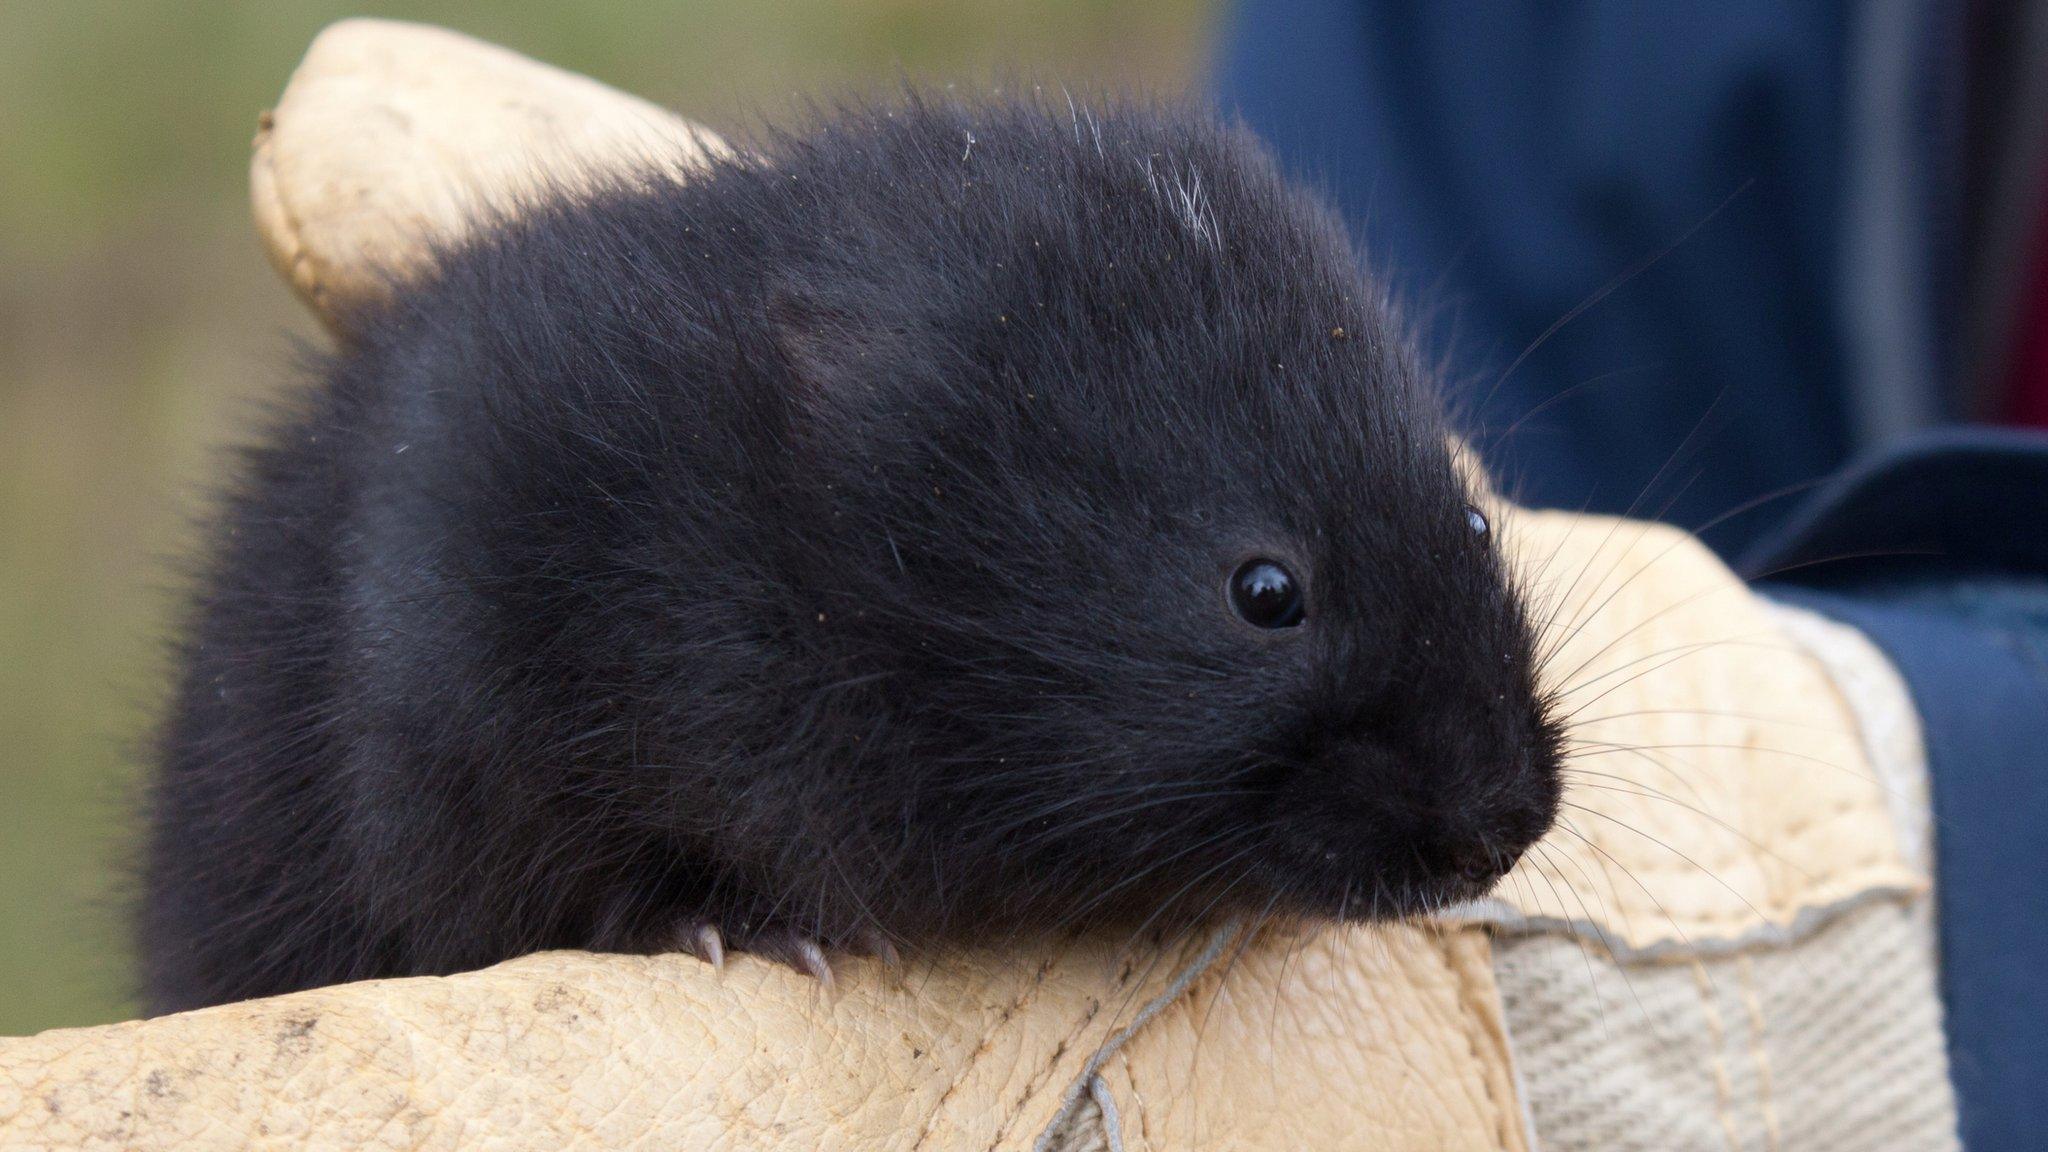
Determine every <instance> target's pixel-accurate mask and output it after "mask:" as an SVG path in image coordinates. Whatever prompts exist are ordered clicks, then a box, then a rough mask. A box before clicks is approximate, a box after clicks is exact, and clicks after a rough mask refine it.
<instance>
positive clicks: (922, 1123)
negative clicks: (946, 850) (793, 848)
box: [0, 928, 1522, 1152]
mask: <svg viewBox="0 0 2048 1152" xmlns="http://www.w3.org/2000/svg"><path fill="white" fill-rule="evenodd" d="M1375 936H1377V937H1380V939H1378V940H1374V939H1372V938H1371V937H1375ZM1121 943H1122V942H1121V941H1120V940H1114V939H1108V938H1104V939H1099V940H1089V941H1084V942H1081V943H1079V944H1076V945H1073V946H1071V947H1060V948H1053V947H1043V948H1040V949H1038V950H1032V949H1016V950H1006V951H1005V952H1004V953H1003V954H1002V955H1000V956H996V955H967V956H957V955H956V956H949V957H946V958H944V959H943V960H939V961H934V962H928V963H912V964H910V965H907V966H906V967H905V968H903V969H901V970H900V971H897V972H894V973H890V972H886V971H884V970H881V969H879V968H878V967H877V966H875V965H872V964H858V963H848V964H846V965H844V966H843V968H844V970H843V971H842V974H841V980H840V985H839V992H838V993H837V995H836V996H834V997H831V998H827V997H826V996H825V995H824V994H823V993H822V992H821V990H820V988H819V987H818V986H817V985H816V984H814V983H813V982H811V981H810V980H808V979H807V978H805V977H801V976H798V975H797V974H795V973H794V972H793V971H791V970H789V969H786V968H782V967H778V966H775V965H772V964H767V963H763V962H759V961H756V960H753V959H752V958H749V957H736V958H734V959H733V960H732V961H731V962H730V964H729V966H728V969H727V971H726V973H725V975H724V977H723V978H722V979H721V978H720V977H719V976H718V975H716V974H715V973H714V972H713V970H712V969H711V968H709V967H708V966H706V965H704V964H702V963H700V962H698V961H696V960H694V959H691V958H687V957H680V956H678V957H660V958H643V957H622V956H610V957H596V956H588V955H583V954H578V953H549V954H545V955H540V956H534V957H529V958H526V959H523V960H518V961H513V962H512V963H509V964H504V965H501V966H499V967H497V968H493V969H491V970H489V971H486V972H482V973H475V974H470V975H464V976H456V977H450V978H446V979H419V980H398V981H384V982H372V983H363V984H355V985H348V986H344V987H339V988H331V989H322V990H319V991H314V992H306V993H301V994H298V995H294V996H285V997H279V998H277V999H273V1000H266V1001H257V1002H254V1003H250V1004H242V1005H231V1006H228V1007H224V1008H215V1009H208V1010H205V1011H200V1012H190V1013H185V1014H183V1015H178V1016H171V1017H165V1018H162V1019H159V1020H154V1021H148V1022H142V1023H130V1024H120V1025H113V1026H110V1027H105V1028H95V1029H82V1030H75V1031H58V1032H49V1033H44V1034H43V1035H41V1036H38V1037H34V1038H31V1039H26V1040H14V1041H7V1042H4V1043H0V1146H5V1147H9V1148H13V1147H22V1146H29V1145H41V1146H47V1147H59V1148H72V1147H79V1148H131V1147H134V1148H173V1147H222V1148H227V1147H236V1148H407V1149H414V1148H419V1149H425V1148H467V1147H473V1146H477V1145H479V1144H483V1143H489V1144H491V1145H492V1146H496V1147H505V1148H533V1149H555V1148H575V1147H589V1148H639V1147H646V1148H692V1149H695V1148H772V1149H790V1150H792V1152H794V1150H799V1149H801V1150H806V1152H808V1150H810V1149H841V1148H843V1149H860V1150H869V1149H875V1150H880V1149H914V1148H928V1149H994V1148H1029V1147H1031V1146H1032V1145H1033V1143H1034V1142H1035V1141H1036V1140H1037V1139H1038V1137H1039V1135H1040V1133H1041V1132H1042V1131H1043V1130H1044V1129H1045V1128H1046V1127H1047V1126H1048V1125H1049V1124H1050V1123H1051V1121H1052V1119H1053V1118H1054V1115H1055V1113H1056V1112H1057V1110H1058V1108H1059V1106H1060V1103H1061V1101H1062V1099H1063V1098H1064V1096H1065V1094H1066V1092H1067V1090H1068V1088H1069V1087H1070V1085H1071V1084H1072V1083H1073V1082H1074V1080H1075V1077H1076V1076H1077V1075H1078V1074H1079V1072H1080V1071H1081V1069H1082V1068H1083V1066H1084V1065H1085V1064H1086V1062H1087V1061H1088V1059H1089V1057H1090V1056H1092V1055H1093V1054H1094V1053H1095V1052H1096V1051H1097V1049H1099V1048H1100V1047H1101V1046H1102V1045H1103V1043H1104V1041H1105V1040H1106V1039H1108V1038H1109V1037H1110V1036H1112V1035H1113V1034H1114V1033H1116V1032H1117V1031H1118V1030H1119V1029H1121V1028H1122V1027H1123V1026H1124V1025H1125V1024H1127V1023H1129V1022H1130V1021H1131V1020H1132V1018H1133V1016H1134V1014H1135V1013H1136V1012H1137V1010H1138V1009H1139V1008H1140V1007H1141V1006H1142V1005H1144V1004H1145V1003H1146V1002H1147V1001H1148V1000H1150V999H1152V997H1153V996H1154V995H1156V994H1157V992H1158V991H1159V990H1160V989H1161V988H1162V987H1163V986H1165V985H1166V984H1167V983H1168V981H1169V980H1170V978H1171V977H1172V976H1173V975H1174V974H1175V973H1176V972H1177V971H1179V969H1180V968H1181V966H1182V965H1184V964H1185V963H1186V961H1187V959H1188V957H1189V956H1190V955H1191V954H1192V953H1193V952H1194V950H1195V948H1196V947H1197V945H1199V944H1200V943H1201V941H1199V940H1197V941H1188V942H1180V943H1178V944H1176V945H1175V946H1174V947H1171V948H1168V949H1167V950H1166V951H1165V952H1163V953H1155V952H1153V951H1152V950H1150V949H1139V950H1137V951H1136V952H1135V953H1132V954H1130V955H1128V956H1123V954H1124V953H1125V952H1126V950H1125V949H1122V948H1121V947H1120V944H1121ZM1120 957H1122V958H1120ZM1283 966H1284V967H1286V968H1287V969H1288V970H1289V971H1290V973H1292V975H1290V977H1289V982H1288V985H1287V986H1288V987H1289V988H1298V989H1300V992H1299V993H1298V994H1297V993H1290V994H1289V995H1287V996H1285V997H1281V996H1277V995H1275V994H1274V989H1275V988H1276V987H1278V986H1279V985H1278V984H1277V983H1276V978H1277V974H1278V971H1279V969H1280V968H1281V967H1283ZM1491 984H1492V977H1491V974H1490V970H1489V969H1488V967H1487V962H1486V941H1485V938H1484V936H1483V935H1482V934H1480V933H1478V932H1476V931H1471V930H1466V931H1462V932H1457V933H1453V934H1451V935H1449V936H1442V935H1439V934H1436V933H1431V932H1427V931H1424V930H1422V929H1417V928H1400V929H1391V930H1387V931H1386V932H1385V933H1366V932H1364V931H1363V930H1358V931H1351V932H1342V933H1326V934H1322V935H1319V936H1316V937H1314V938H1312V939H1309V940H1306V941H1299V940H1294V939H1291V938H1288V937H1284V936H1274V937H1271V938H1269V939H1266V940H1263V941H1259V942H1255V943H1254V944H1253V945H1252V946H1251V947H1250V948H1249V949H1247V950H1245V951H1244V952H1243V953H1242V954H1241V955H1240V954H1238V953H1237V952H1236V951H1235V950H1234V949H1232V950H1226V952H1225V953H1224V957H1223V960H1222V961H1221V962H1219V963H1218V965H1217V966H1216V967H1215V968H1214V969H1212V970H1211V972H1210V974H1209V976H1208V977H1207V978H1206V979H1205V981H1201V982H1197V984H1196V986H1195V988H1194V989H1193V990H1192V993H1191V995H1190V996H1189V997H1187V998H1184V999H1182V1000H1180V1001H1177V1002H1176V1003H1175V1006H1174V1007H1173V1008H1171V1009H1170V1010H1169V1011H1168V1012H1166V1013H1164V1014H1163V1015H1161V1016H1160V1017H1158V1018H1156V1019H1155V1020H1154V1021H1153V1022H1152V1025H1151V1026H1150V1027H1148V1028H1146V1029H1144V1030H1142V1031H1141V1032H1140V1033H1139V1034H1138V1037H1137V1039H1136V1040H1134V1041H1133V1042H1132V1043H1131V1044H1130V1045H1128V1046H1127V1047H1126V1049H1125V1054H1123V1055H1121V1056H1119V1057H1118V1058H1117V1060H1116V1064H1115V1067H1114V1069H1113V1070H1112V1073H1111V1074H1112V1075H1113V1077H1114V1078H1115V1082H1116V1084H1117V1085H1118V1086H1120V1087H1122V1088H1123V1089H1125V1090H1126V1091H1128V1092H1129V1093H1130V1101H1131V1102H1130V1104H1129V1105H1128V1112H1127V1114H1128V1116H1129V1117H1130V1119H1129V1120H1127V1122H1126V1131H1127V1133H1129V1134H1130V1136H1131V1140H1132V1142H1131V1143H1129V1144H1127V1147H1134V1148H1192V1147H1203V1148H1213V1147H1229V1148H1242V1149H1272V1150H1274V1152H1279V1150H1281V1149H1291V1148H1299V1147H1303V1146H1307V1145H1310V1144H1312V1145H1313V1146H1315V1147H1319V1148H1331V1149H1349V1148H1355V1149H1385V1148H1414V1149H1425V1148H1429V1149H1435V1148H1494V1147H1508V1148H1520V1147H1522V1143H1521V1137H1520V1130H1519V1127H1518V1124H1519V1119H1518V1117H1517V1116H1516V1115H1515V1114H1514V1113H1513V1112H1512V1103H1511V1101H1510V1100H1509V1099H1508V1097H1507V1094H1508V1092H1509V1082H1508V1079H1507V1076H1506V1072H1505V1069H1506V1063H1505V1054H1504V1049H1503V1047H1502V1041H1501V1024H1500V1017H1499V1012H1498V1005H1497V1004H1496V1003H1495V1002H1494V997H1493V996H1492V994H1491ZM1219 988H1220V989H1223V990H1222V991H1220V992H1219V990H1218V989H1219Z"/></svg>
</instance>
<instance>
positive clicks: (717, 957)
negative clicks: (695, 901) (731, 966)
mask: <svg viewBox="0 0 2048 1152" xmlns="http://www.w3.org/2000/svg"><path fill="white" fill-rule="evenodd" d="M692 943H693V944H694V945H695V947H694V948H693V949H692V951H694V952H696V953H697V958H698V959H699V960H702V961H704V962H705V963H707V964H709V965H711V967H713V968H714V969H716V970H717V971H718V973H719V975H721V976H722V975H724V974H725V937H723V936H721V935H719V934H718V929H717V928H716V927H715V926H713V925H710V924H700V925H698V926H697V932H696V935H695V936H694V937H693V938H692Z"/></svg>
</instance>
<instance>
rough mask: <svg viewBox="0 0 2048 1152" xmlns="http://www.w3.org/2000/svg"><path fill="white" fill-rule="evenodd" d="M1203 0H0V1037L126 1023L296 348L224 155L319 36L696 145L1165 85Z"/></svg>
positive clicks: (1181, 73) (1195, 29)
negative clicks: (211, 592) (242, 473)
mask: <svg viewBox="0 0 2048 1152" xmlns="http://www.w3.org/2000/svg"><path fill="white" fill-rule="evenodd" d="M1210 8H1211V4H1210V3H1208V2H1206V0H1045V2H1027V0H838V2H833V0H685V2H676V3H667V4H662V3H654V2H651V0H634V2H629V3H617V4H609V5H604V6H602V7H600V6H596V5H592V6H588V7H583V6H576V5H564V4H556V3H547V2H542V0H518V2H514V3H502V4H489V5H483V4H458V3H415V4H361V5H353V6H351V5H346V4H341V3H316V2H313V0H240V2H236V0H207V2H193V0H118V2H116V0H100V2H70V0H67V2H64V3H45V2H42V0H0V1035H17V1034H22V1033H27V1032H33V1031H37V1030H39V1029H43V1028H49V1027H56V1026H60V1025H78V1024H94V1023H100V1022H103V1021H108V1020H114V1019H119V1018H122V1017H123V1016H126V1015H128V1014H129V1013H130V1012H131V1003H130V999H129V995H128V989H129V982H130V979H131V975H130V966H129V962H128V953H127V946H126V942H125V939H124V928H123V913H122V901H123V899H124V892H123V879H122V877H123V872H124V861H125V858H126V853H127V852H128V849H129V845H130V843H131V842H132V833H133V821H132V819H131V817H130V812H131V809H132V802H133V796H134V784H135V780H136V778H137V773H138V765H137V762H136V758H135V756H134V751H135V749H136V747H137V746H138V743H139V741H140V738H141V736H142V734H143V733H144V732H145V731H146V729H147V725H148V723H149V717H150V714H151V711H152V709H153V707H154V706H155V703H156V701H157V699H158V696H159V694H160V692H161V683H160V682H161V679H162V676H163V673H164V668H163V661H162V659H161V657H160V649H161V641H162V638H163V630H164V625H165V621H166V619H167V616H168V613H169V610H170V609H171V608H172V607H173V606H174V605H175V603H176V596H177V582H176V579H175V577H174V573H175V571H176V564H175V559H176V557H177V556H178V554H179V550H180V548H181V547H182V546H184V543H185V541H186V540H187V539H188V537H189V526H190V523H191V521H192V518H193V517H194V516H195V515H196V514H199V513H200V512H202V511H203V510H204V508H205V507H206V498H207V490H208V485H209V482H210V477H211V476H212V475H214V473H215V464H216V461H217V459H218V456H219V453H220V450H221V449H222V448H223V447H224V446H227V445H231V444H233V443H234V442H235V441H236V439H237V437H238V435H240V434H241V433H242V432H243V431H244V430H245V429H246V428H248V427H249V418H250V416H251V415H252V407H253V404H254V402H256V401H258V400H260V398H261V397H263V396H264V395H265V394H267V393H268V392H270V391H272V390H273V389H275V388H277V387H279V386H280V385H281V384H282V383H283V382H284V381H285V380H287V379H288V378H289V374H290V368H289V364H290V360H291V351H292V341H293V340H294V339H317V338H318V334H317V332H316V330H315V329H314V328H313V326H312V325H311V324H310V322H309V321H307V320H306V318H304V317H302V316H301V315H299V314H298V312H297V310H296V308H295V306H294V304H293V302H292V300H291V298H290V296H289V294H288V293H287V292H286V290H285V289H284V287H283V285H282V284H281V283H279V282H277V281H276V280H275V279H274V278H273V276H272V274H271V272H270V270H269V267H268V265H266V264H265V263H264V261H263V258H262V256H261V254H260V252H259V251H258V249H257V247H256V244H255V241H254V238H253V234H252V233H251V231H250V228H249V224H248V212H247V186H246V164H247V150H248V144H249V138H250V135H251V133H252V132H253V130H254V127H255V122H256V114H257V112H258V111H259V110H261V109H262V108H264V107H265V106H267V105H268V104H269V103H270V101H271V100H272V99H273V98H274V97H275V96H276V94H277V92H278V90H279V88H280V87H281V86H282V85H283V83H284V80H285V77H286V76H287V75H288V74H289V72H290V71H291V68H292V66H293V65H294V64H295V63H296V62H297V60H298V58H299V55H300V53H301V52H302V50H303V49H304V48H305V45H306V43H307V42H308V41H309V40H310V39H311V37H312V36H313V34H314V33H315V32H316V31H317V30H318V29H319V28H320V27H321V26H322V25H323V24H326V23H328V22H329V21H332V20H335V19H338V18H341V17H344V16H349V15H382V16H398V17H404V18H409V19H417V20H425V21H430V22H433V23H438V24H445V25H448V26H450V27H454V28H457V29H460V30H462V31H465V32H469V33H472V34H474V35H478V36H481V37H484V38H486V39H490V40H494V41H497V42H499V43H501V44H505V45H508V46H510V47H513V48H516V49H518V50H520V51H523V52H526V53H529V54H531V55H535V56H539V57H542V58H544V59H547V60H550V61H552V62H554V63H558V64H562V65H566V66H568V67H570V68H574V69H576V70H578V71H582V72H587V73H589V74H591V75H594V76H596V77H598V78H600V79H602V80H605V81H608V82H610V83H613V84H616V85H618V86H620V87H623V88H627V89H629V90H632V91H636V92H639V93H642V94H644V95H647V96H650V97H652V98H654V99H656V100H658V101H660V102H662V103H665V104H667V105H669V106H671V107H674V108H677V109H679V110H681V111H683V112H685V113H686V114H688V115H691V116H693V117H696V118H698V119H700V120H702V121H704V122H705V123H708V124H710V125H711V126H713V127H715V128H716V127H731V126H734V125H737V124H743V123H745V122H747V121H749V120H758V119H760V118H763V117H765V118H769V119H773V118H774V117H775V115H776V114H777V113H778V112H779V111H782V110H785V109H787V108H789V107H790V105H791V104H792V102H793V99H794V98H796V97H797V96H799V95H819V94H824V95H829V94H832V93H834V92H845V91H849V90H853V91H860V90H866V89H872V88H873V87H875V86H876V85H878V84H888V83H891V82H893V81H894V79H895V78H896V77H897V76H898V75H900V74H907V75H910V76H912V77H916V78H923V79H928V80H961V81H970V82H972V81H985V80H987V79H989V78H991V77H995V76H999V75H1001V74H1003V73H1005V72H1007V71H1011V70H1015V71H1018V72H1022V73H1024V74H1027V75H1030V76H1032V77H1034V78H1042V79H1047V80H1061V81H1068V82H1073V83H1076V84H1084V85H1085V84H1088V83H1097V84H1103V83H1107V84H1112V85H1118V86H1133V87H1146V88H1152V89H1166V90H1172V89H1177V88H1180V87H1184V86H1185V85H1187V84H1188V83H1189V82H1190V81H1191V80H1192V79H1193V77H1194V76H1195V75H1196V74H1197V73H1198V71H1199V68H1200V65H1201V63H1202V60H1203V58H1204V53H1205V51H1206V46H1207V37H1208V33H1209V27H1208V25H1209V21H1210V17H1211V13H1210Z"/></svg>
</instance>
